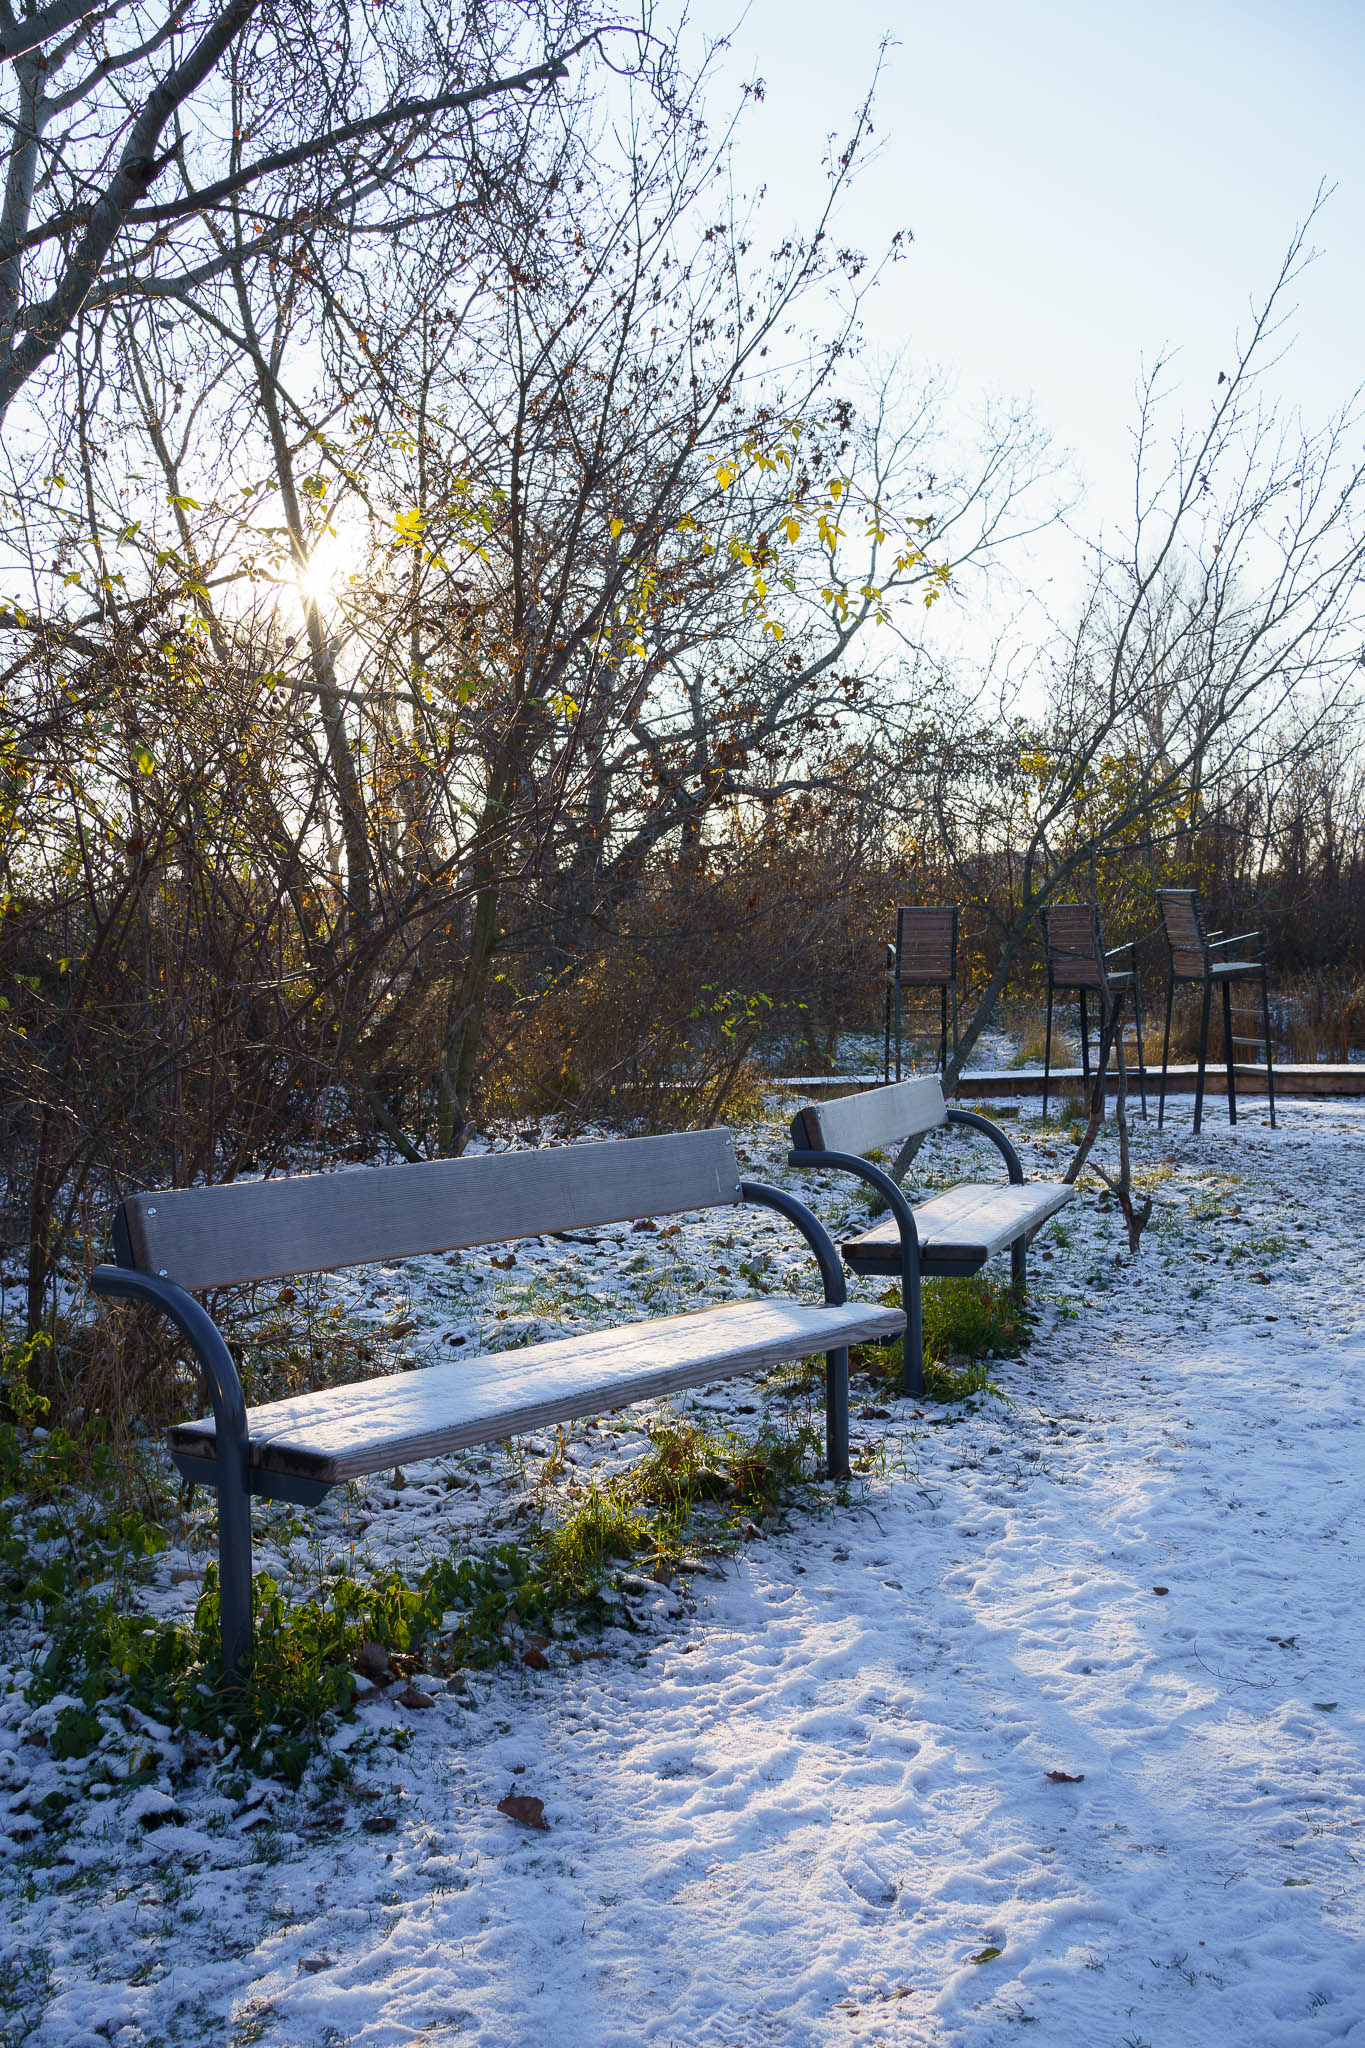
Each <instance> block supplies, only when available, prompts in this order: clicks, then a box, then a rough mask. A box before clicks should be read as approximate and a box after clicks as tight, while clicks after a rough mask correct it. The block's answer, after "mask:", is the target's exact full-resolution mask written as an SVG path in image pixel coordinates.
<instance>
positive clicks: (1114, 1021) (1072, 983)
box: [1043, 903, 1147, 1116]
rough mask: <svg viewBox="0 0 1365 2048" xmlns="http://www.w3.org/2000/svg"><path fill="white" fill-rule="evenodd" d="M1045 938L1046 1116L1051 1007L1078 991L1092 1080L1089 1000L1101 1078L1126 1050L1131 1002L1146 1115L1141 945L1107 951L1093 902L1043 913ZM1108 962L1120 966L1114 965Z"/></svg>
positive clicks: (1085, 1064)
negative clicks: (1114, 1052)
mask: <svg viewBox="0 0 1365 2048" xmlns="http://www.w3.org/2000/svg"><path fill="white" fill-rule="evenodd" d="M1043 926H1044V930H1045V931H1046V933H1047V1032H1046V1036H1045V1038H1044V1040H1043V1115H1044V1116H1046V1115H1047V1098H1048V1087H1049V1084H1050V1081H1051V1077H1052V1007H1053V1001H1054V998H1055V996H1056V993H1057V990H1058V989H1066V990H1068V991H1074V992H1075V994H1076V996H1077V998H1078V1000H1079V1005H1080V1013H1081V1072H1082V1074H1083V1075H1084V1077H1085V1079H1086V1080H1087V1081H1088V1080H1089V1079H1090V1019H1089V1016H1088V1014H1087V1008H1086V998H1087V997H1088V996H1090V995H1093V996H1094V998H1095V1005H1096V1009H1097V1010H1098V1013H1099V1015H1098V1018H1097V1023H1098V1028H1099V1052H1098V1061H1099V1071H1100V1072H1101V1073H1103V1071H1104V1068H1105V1066H1106V1064H1107V1062H1108V1058H1109V1053H1110V1050H1111V1048H1112V1047H1113V1046H1114V1045H1115V1044H1118V1045H1119V1047H1120V1050H1122V1035H1123V1031H1124V1022H1123V1004H1124V998H1125V997H1126V996H1131V998H1132V1017H1131V1028H1132V1031H1133V1033H1134V1035H1135V1037H1136V1039H1137V1048H1136V1050H1137V1070H1138V1080H1139V1084H1140V1087H1141V1091H1142V1114H1143V1115H1144V1116H1146V1114H1147V1062H1146V1059H1145V1057H1144V1054H1143V1047H1142V990H1141V987H1140V984H1139V981H1138V962H1137V944H1136V941H1131V942H1130V943H1129V944H1128V945H1126V946H1111V947H1110V948H1109V950H1108V951H1107V952H1106V951H1105V945H1104V934H1103V933H1102V932H1101V930H1100V914H1099V911H1098V909H1097V908H1096V906H1095V905H1094V904H1093V903H1054V904H1053V905H1052V906H1051V908H1050V909H1048V910H1045V911H1044V912H1043ZM1110 961H1114V962H1116V963H1120V964H1117V965H1115V966H1112V967H1111V966H1110V964H1109V963H1110Z"/></svg>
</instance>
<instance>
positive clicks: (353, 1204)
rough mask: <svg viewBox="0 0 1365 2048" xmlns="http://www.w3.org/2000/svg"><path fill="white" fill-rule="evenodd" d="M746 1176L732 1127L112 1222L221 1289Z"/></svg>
mask: <svg viewBox="0 0 1365 2048" xmlns="http://www.w3.org/2000/svg"><path fill="white" fill-rule="evenodd" d="M739 1178H740V1176H739V1167H738V1165H737V1163H736V1160H735V1151H734V1141H733V1139H732V1137H731V1134H730V1132H729V1131H727V1130H714V1131H682V1132H676V1133H672V1134H670V1135H668V1136H666V1137H659V1138H618V1139H610V1140H607V1141H604V1142H602V1143H600V1144H588V1145H556V1146H552V1147H550V1148H549V1149H547V1150H545V1151H538V1152H498V1153H494V1154H492V1155H491V1156H487V1157H479V1158H476V1159H470V1158H463V1159H438V1160H431V1161H423V1162H422V1163H420V1164H417V1165H412V1166H379V1167H365V1168H361V1169H358V1170H357V1171H355V1172H342V1173H312V1174H297V1175H293V1176H290V1177H289V1178H282V1179H279V1180H257V1181H230V1182H224V1183H221V1184H220V1185H217V1186H214V1187H200V1188H175V1189H168V1190H165V1191H163V1192H161V1193H159V1194H146V1195H132V1196H130V1197H129V1198H128V1199H127V1201H125V1202H124V1203H123V1205H122V1207H121V1209H120V1211H119V1222H120V1224H121V1229H120V1227H119V1225H117V1224H116V1226H115V1228H116V1235H117V1236H118V1237H119V1238H120V1239H121V1240H122V1244H121V1246H120V1258H121V1261H122V1263H125V1264H128V1263H131V1264H132V1265H134V1266H136V1267H137V1268H138V1269H139V1270H140V1271H142V1272H144V1273H164V1274H165V1275H166V1276H167V1277H168V1278H169V1279H171V1280H176V1281H178V1282H179V1283H180V1285H181V1286H182V1287H188V1288H202V1287H226V1286H232V1285H235V1284H236V1283H238V1282H240V1281H246V1280H272V1279H279V1278H282V1277H283V1276H284V1275H285V1274H287V1273H314V1272H323V1271H325V1270H327V1269H329V1268H331V1267H333V1266H362V1265H368V1264H370V1263H371V1262H372V1261H374V1260H380V1259H385V1260H387V1259H402V1258H410V1257H412V1256H413V1255H415V1254H417V1253H420V1252H437V1251H453V1250H456V1249H458V1248H459V1247H461V1246H463V1245H478V1244H499V1243H501V1242H503V1241H504V1240H505V1239H508V1238H518V1237H538V1236H539V1235H540V1234H541V1233H542V1232H543V1231H550V1230H572V1229H575V1228H578V1227H582V1226H585V1225H592V1224H596V1223H620V1222H624V1221H626V1220H627V1219H629V1218H631V1217H635V1216H652V1215H656V1214H658V1215H667V1214H669V1213H670V1212H671V1211H674V1210H680V1209H709V1208H716V1207H719V1206H721V1205H723V1204H726V1203H731V1202H737V1201H738V1200H739ZM125 1253H126V1255H125Z"/></svg>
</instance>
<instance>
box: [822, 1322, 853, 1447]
mask: <svg viewBox="0 0 1365 2048" xmlns="http://www.w3.org/2000/svg"><path fill="white" fill-rule="evenodd" d="M825 1467H826V1476H827V1477H828V1478H830V1479H847V1478H848V1346H847V1345H845V1346H844V1347H843V1349H842V1350H841V1351H827V1352H826V1353H825Z"/></svg>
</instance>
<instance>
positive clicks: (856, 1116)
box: [791, 1074, 948, 1156]
mask: <svg viewBox="0 0 1365 2048" xmlns="http://www.w3.org/2000/svg"><path fill="white" fill-rule="evenodd" d="M947 1119H948V1111H947V1107H946V1105H945V1103H944V1100H943V1083H942V1082H941V1081H940V1079H939V1077H938V1075H937V1074H923V1075H919V1076H917V1077H916V1078H915V1079H914V1080H913V1081H894V1082H892V1084H891V1086H890V1087H889V1088H865V1089H864V1090H863V1092H862V1093H861V1094H860V1095H840V1096H837V1097H836V1098H835V1100H834V1101H833V1102H812V1103H809V1104H808V1105H807V1106H806V1108H805V1109H799V1110H798V1111H797V1113H796V1115H795V1116H794V1117H793V1118H792V1124H791V1133H792V1144H793V1145H794V1146H795V1147H796V1148H797V1150H798V1151H811V1152H852V1153H856V1154H858V1155H859V1156H862V1155H863V1154H866V1153H868V1152H879V1151H881V1150H882V1149H883V1148H884V1147H885V1146H887V1145H899V1144H902V1143H903V1142H904V1141H905V1140H906V1139H907V1138H918V1137H922V1136H923V1134H924V1132H925V1131H933V1130H937V1128H938V1126H939V1125H940V1124H942V1123H946V1122H947Z"/></svg>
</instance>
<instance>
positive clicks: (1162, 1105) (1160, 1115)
mask: <svg viewBox="0 0 1365 2048" xmlns="http://www.w3.org/2000/svg"><path fill="white" fill-rule="evenodd" d="M1174 1002H1175V976H1174V975H1171V976H1170V977H1169V978H1168V980H1167V982H1166V1032H1165V1036H1164V1037H1163V1038H1162V1041H1161V1098H1160V1100H1159V1102H1158V1103H1157V1112H1156V1127H1157V1129H1158V1130H1160V1129H1161V1127H1162V1125H1163V1124H1164V1123H1165V1121H1166V1066H1167V1062H1168V1060H1169V1058H1170V1051H1171V1007H1172V1005H1173V1004H1174Z"/></svg>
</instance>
